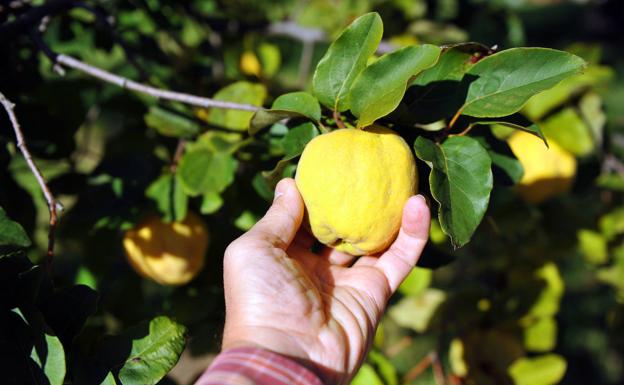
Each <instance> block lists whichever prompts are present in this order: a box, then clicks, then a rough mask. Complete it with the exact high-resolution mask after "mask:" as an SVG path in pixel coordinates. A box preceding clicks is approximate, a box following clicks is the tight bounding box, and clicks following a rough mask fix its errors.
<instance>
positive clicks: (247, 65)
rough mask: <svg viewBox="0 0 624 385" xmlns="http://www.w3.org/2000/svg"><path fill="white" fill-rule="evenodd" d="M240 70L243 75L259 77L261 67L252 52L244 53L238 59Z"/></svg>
mask: <svg viewBox="0 0 624 385" xmlns="http://www.w3.org/2000/svg"><path fill="white" fill-rule="evenodd" d="M240 69H241V72H242V73H244V74H245V75H253V76H255V77H260V74H261V73H262V65H261V64H260V60H258V57H257V56H256V54H255V53H253V51H245V52H243V54H242V55H241V57H240Z"/></svg>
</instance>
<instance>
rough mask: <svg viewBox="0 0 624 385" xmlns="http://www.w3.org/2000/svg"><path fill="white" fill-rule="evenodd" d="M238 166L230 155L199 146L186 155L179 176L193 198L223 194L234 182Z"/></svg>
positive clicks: (179, 169)
mask: <svg viewBox="0 0 624 385" xmlns="http://www.w3.org/2000/svg"><path fill="white" fill-rule="evenodd" d="M237 165H238V163H237V161H236V159H234V158H233V157H232V155H231V154H229V153H225V152H213V151H211V150H209V149H208V148H204V147H201V146H198V147H196V148H194V149H193V150H191V151H188V152H187V153H186V154H184V156H183V157H182V160H181V161H180V166H179V167H178V175H179V176H180V181H181V182H182V186H183V187H184V191H185V192H186V193H187V194H189V195H191V196H197V195H200V194H205V193H209V192H216V193H221V192H223V191H224V190H225V189H226V188H227V187H228V186H229V185H230V184H231V183H232V182H233V181H234V173H235V172H236V168H237Z"/></svg>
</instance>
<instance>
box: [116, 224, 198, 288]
mask: <svg viewBox="0 0 624 385" xmlns="http://www.w3.org/2000/svg"><path fill="white" fill-rule="evenodd" d="M208 242H209V233H208V229H207V228H206V225H205V224H204V222H203V221H202V219H201V218H200V217H199V216H198V215H196V214H194V213H192V212H189V213H188V214H187V215H186V218H184V220H183V221H182V222H172V223H165V222H163V221H162V220H161V219H160V218H159V217H157V216H154V215H152V216H149V217H147V218H146V219H145V220H144V221H143V222H141V223H140V224H138V225H137V226H136V227H134V228H133V229H130V230H128V231H126V233H125V234H124V237H123V246H124V249H125V251H126V255H127V257H128V261H129V262H130V264H131V265H132V267H133V268H134V270H136V272H137V273H139V274H140V275H142V276H143V277H145V278H149V279H152V280H154V281H156V282H158V283H159V284H161V285H183V284H185V283H187V282H189V281H190V280H192V279H193V278H194V277H195V276H196V275H197V273H199V271H200V270H201V269H202V267H203V266H204V258H205V254H206V250H207V248H208Z"/></svg>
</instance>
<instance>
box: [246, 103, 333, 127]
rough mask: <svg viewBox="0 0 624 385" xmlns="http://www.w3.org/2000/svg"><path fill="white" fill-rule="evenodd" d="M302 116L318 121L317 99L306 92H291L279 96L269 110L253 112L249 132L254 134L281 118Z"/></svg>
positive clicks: (319, 114) (319, 111) (318, 106)
mask: <svg viewBox="0 0 624 385" xmlns="http://www.w3.org/2000/svg"><path fill="white" fill-rule="evenodd" d="M296 117H302V118H307V119H310V120H312V121H315V122H318V121H319V120H321V106H320V104H319V102H318V100H317V99H316V98H315V97H314V96H312V95H310V94H309V93H307V92H291V93H288V94H284V95H281V96H279V97H278V98H277V99H275V102H273V105H272V106H271V109H270V110H259V111H258V112H256V113H254V115H253V117H252V118H251V122H250V124H249V134H250V135H254V134H255V133H257V132H258V131H260V130H261V129H263V128H265V127H268V126H270V125H272V124H274V123H276V122H278V121H280V120H282V119H286V118H296Z"/></svg>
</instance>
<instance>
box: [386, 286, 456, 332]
mask: <svg viewBox="0 0 624 385" xmlns="http://www.w3.org/2000/svg"><path fill="white" fill-rule="evenodd" d="M445 299H446V293H445V292H443V291H442V290H438V289H431V288H430V289H427V290H426V291H424V292H423V293H421V295H419V296H415V297H405V298H403V299H401V300H400V301H399V302H398V303H396V304H395V305H393V306H392V307H391V308H390V310H389V311H388V315H389V316H390V317H391V318H392V319H393V320H394V321H395V322H396V323H397V324H398V325H399V326H401V327H404V328H409V329H412V330H414V331H416V332H418V333H422V332H424V331H426V330H427V327H428V326H429V321H431V319H432V318H433V315H434V314H435V312H436V310H437V309H438V307H439V306H440V305H441V304H442V303H443V302H444V300H445Z"/></svg>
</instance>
